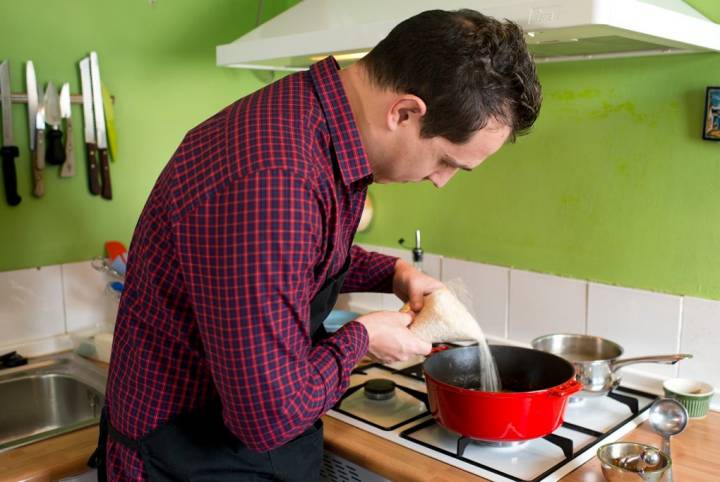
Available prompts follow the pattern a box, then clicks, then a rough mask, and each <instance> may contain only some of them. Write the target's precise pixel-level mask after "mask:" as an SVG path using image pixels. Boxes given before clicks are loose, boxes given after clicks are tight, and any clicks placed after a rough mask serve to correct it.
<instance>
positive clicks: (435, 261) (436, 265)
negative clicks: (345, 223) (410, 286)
mask: <svg viewBox="0 0 720 482" xmlns="http://www.w3.org/2000/svg"><path fill="white" fill-rule="evenodd" d="M359 246H362V247H363V248H364V249H366V250H368V251H375V252H377V253H382V254H386V255H388V256H395V257H397V258H401V259H404V260H405V261H408V262H410V263H412V251H411V250H409V249H402V248H388V247H387V246H375V245H372V244H360V245H359ZM422 268H423V272H424V273H427V274H428V275H430V276H432V277H433V278H436V279H440V278H441V276H442V256H439V255H437V254H432V253H425V254H424V256H423V265H422Z"/></svg>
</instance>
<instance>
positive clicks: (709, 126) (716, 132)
mask: <svg viewBox="0 0 720 482" xmlns="http://www.w3.org/2000/svg"><path fill="white" fill-rule="evenodd" d="M703 139H706V140H708V141H720V87H708V88H707V93H706V94H705V126H704V127H703Z"/></svg>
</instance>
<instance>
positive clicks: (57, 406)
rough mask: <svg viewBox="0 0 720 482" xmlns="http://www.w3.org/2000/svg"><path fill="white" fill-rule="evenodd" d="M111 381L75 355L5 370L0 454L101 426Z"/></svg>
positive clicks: (0, 389)
mask: <svg viewBox="0 0 720 482" xmlns="http://www.w3.org/2000/svg"><path fill="white" fill-rule="evenodd" d="M105 380H106V374H105V373H104V371H103V370H101V369H100V368H98V367H96V366H95V365H93V364H92V363H90V362H88V361H87V360H83V359H82V358H80V357H78V356H76V355H72V354H62V355H55V356H50V357H45V358H39V359H35V360H33V362H32V363H31V364H28V365H26V366H23V367H17V368H10V369H5V370H2V371H0V452H3V451H5V450H9V449H11V448H15V447H19V446H21V445H26V444H29V443H32V442H36V441H38V440H43V439H46V438H50V437H54V436H56V435H60V434H63V433H66V432H71V431H73V430H77V429H79V428H82V427H87V426H89V425H93V424H96V423H98V421H99V419H100V409H101V408H102V406H103V403H104V401H105V399H104V396H103V394H104V393H105Z"/></svg>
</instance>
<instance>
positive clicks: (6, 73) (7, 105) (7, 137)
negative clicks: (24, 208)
mask: <svg viewBox="0 0 720 482" xmlns="http://www.w3.org/2000/svg"><path fill="white" fill-rule="evenodd" d="M10 95H11V93H10V64H8V62H7V60H5V61H3V63H2V64H0V102H2V126H3V146H2V148H0V155H1V156H2V171H3V184H4V185H5V199H6V200H7V203H8V204H9V205H10V206H17V205H18V204H20V201H22V198H21V197H20V196H19V195H18V192H17V172H15V158H16V157H17V156H18V154H20V151H19V150H18V148H17V146H16V145H15V140H14V139H13V130H12V128H13V125H12V104H11V102H10Z"/></svg>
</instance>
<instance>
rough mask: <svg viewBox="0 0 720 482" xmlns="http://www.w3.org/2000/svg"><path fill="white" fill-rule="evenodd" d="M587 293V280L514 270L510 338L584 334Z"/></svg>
mask: <svg viewBox="0 0 720 482" xmlns="http://www.w3.org/2000/svg"><path fill="white" fill-rule="evenodd" d="M586 292H587V283H586V282H585V281H580V280H576V279H570V278H561V277H559V276H552V275H547V274H540V273H531V272H528V271H520V270H516V269H511V270H510V302H509V313H508V338H510V339H512V340H515V341H521V342H525V343H529V342H530V341H531V340H532V339H533V338H536V337H538V336H542V335H549V334H551V333H584V331H585V314H586V297H587V296H586Z"/></svg>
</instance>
